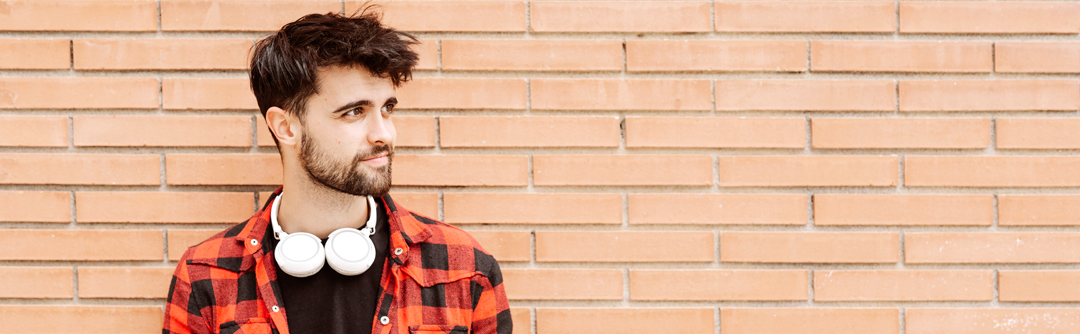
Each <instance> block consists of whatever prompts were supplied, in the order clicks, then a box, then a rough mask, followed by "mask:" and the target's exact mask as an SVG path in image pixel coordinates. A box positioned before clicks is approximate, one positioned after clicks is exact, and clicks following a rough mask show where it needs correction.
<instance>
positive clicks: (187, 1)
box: [161, 0, 341, 31]
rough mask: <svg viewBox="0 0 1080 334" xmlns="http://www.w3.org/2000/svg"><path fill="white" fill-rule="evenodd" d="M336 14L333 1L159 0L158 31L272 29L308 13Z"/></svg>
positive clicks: (336, 5)
mask: <svg viewBox="0 0 1080 334" xmlns="http://www.w3.org/2000/svg"><path fill="white" fill-rule="evenodd" d="M327 12H332V13H340V12H341V2H340V1H336V0H304V1H300V0H296V1H288V0H275V1H272V2H267V1H250V0H161V30H165V31H170V30H187V31H192V30H194V31H276V30H278V29H281V26H282V25H285V24H286V23H289V22H292V21H295V20H296V19H299V18H300V17H301V16H304V15H307V14H311V13H327Z"/></svg>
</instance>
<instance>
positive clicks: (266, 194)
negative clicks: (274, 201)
mask: <svg viewBox="0 0 1080 334" xmlns="http://www.w3.org/2000/svg"><path fill="white" fill-rule="evenodd" d="M273 193H274V192H273V191H260V192H257V193H255V196H256V197H255V198H256V200H255V203H256V205H255V207H256V208H260V209H261V208H262V207H264V206H266V205H268V204H270V201H268V200H269V199H270V195H271V194H273Z"/></svg>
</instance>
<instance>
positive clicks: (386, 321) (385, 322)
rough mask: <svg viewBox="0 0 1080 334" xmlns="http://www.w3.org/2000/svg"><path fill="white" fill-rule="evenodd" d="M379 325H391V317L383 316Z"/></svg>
mask: <svg viewBox="0 0 1080 334" xmlns="http://www.w3.org/2000/svg"><path fill="white" fill-rule="evenodd" d="M399 249H400V248H399ZM379 323H381V324H383V325H385V324H389V323H390V317H388V316H385V315H384V316H382V317H381V318H379Z"/></svg>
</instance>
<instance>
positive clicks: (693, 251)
mask: <svg viewBox="0 0 1080 334" xmlns="http://www.w3.org/2000/svg"><path fill="white" fill-rule="evenodd" d="M535 233H536V261H537V262H712V261H713V259H714V258H713V250H714V249H715V248H714V245H713V232H711V231H694V232H687V231H649V232H636V231H635V232H624V231H536V232H535Z"/></svg>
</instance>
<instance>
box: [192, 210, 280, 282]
mask: <svg viewBox="0 0 1080 334" xmlns="http://www.w3.org/2000/svg"><path fill="white" fill-rule="evenodd" d="M258 220H259V216H258V215H255V216H253V217H251V219H249V220H247V221H245V222H242V223H239V224H236V225H233V226H231V227H229V228H227V229H225V230H222V231H219V232H217V233H215V234H214V235H211V236H210V237H209V238H206V239H205V240H203V241H202V242H200V243H198V244H195V245H194V246H191V247H188V248H187V251H185V252H184V255H183V257H181V258H180V263H181V264H185V265H206V266H209V267H215V268H221V269H226V270H229V271H233V272H241V271H245V270H247V269H250V267H251V264H252V263H251V262H253V259H250V257H251V255H252V254H251V253H252V251H253V250H252V249H247V248H246V247H245V246H249V245H248V244H247V243H245V242H244V241H245V240H246V239H251V238H252V236H251V235H249V234H251V228H252V225H259V222H258ZM257 239H259V241H263V242H265V238H261V237H257Z"/></svg>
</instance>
